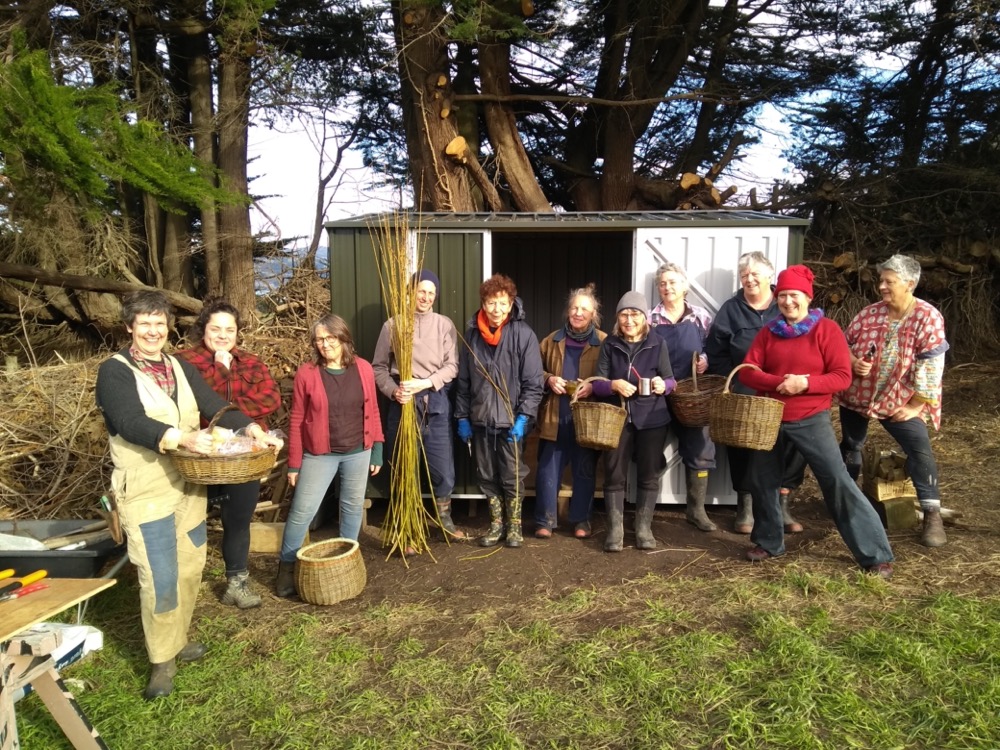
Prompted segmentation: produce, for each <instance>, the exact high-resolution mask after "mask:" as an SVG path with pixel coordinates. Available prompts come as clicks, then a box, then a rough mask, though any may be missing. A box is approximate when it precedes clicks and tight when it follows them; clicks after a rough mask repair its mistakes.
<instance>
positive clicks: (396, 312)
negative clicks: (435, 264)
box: [370, 213, 433, 563]
mask: <svg viewBox="0 0 1000 750" xmlns="http://www.w3.org/2000/svg"><path fill="white" fill-rule="evenodd" d="M380 222H381V223H380V224H379V225H378V226H372V227H370V230H371V233H372V237H373V238H374V240H375V242H374V250H375V265H376V268H378V274H379V284H380V286H381V288H382V300H383V303H384V305H385V312H386V315H387V317H388V318H389V320H390V324H389V325H390V332H391V341H392V351H393V354H394V355H395V359H396V366H397V367H398V368H399V379H400V382H403V381H406V380H410V379H411V378H412V377H413V333H414V326H415V310H416V295H415V288H414V285H413V283H412V282H411V277H412V268H411V264H410V246H409V241H408V240H409V232H408V229H409V222H408V220H407V216H406V214H400V213H390V214H384V215H382V217H381V219H380ZM416 236H419V232H416ZM415 254H416V261H417V262H416V263H415V266H416V268H420V266H421V265H422V264H423V251H422V250H420V251H418V252H416V253H415ZM401 408H402V412H401V415H400V420H399V431H398V433H397V434H396V438H395V441H394V445H393V450H392V460H391V467H390V468H391V471H390V474H389V508H388V511H387V512H386V517H385V523H384V525H383V527H382V546H383V547H389V555H392V554H393V552H396V551H399V553H400V555H402V557H403V561H404V563H405V562H406V556H407V554H408V553H410V554H412V553H419V552H423V551H426V552H428V553H430V546H429V545H428V543H427V538H428V533H427V513H426V511H425V510H424V500H423V496H422V494H421V489H420V476H421V469H422V468H425V467H422V466H421V460H420V457H421V454H422V441H421V437H420V427H419V424H418V418H417V410H416V405H415V402H414V401H412V400H411V401H409V402H407V403H405V404H402V405H401ZM431 557H432V558H433V555H431Z"/></svg>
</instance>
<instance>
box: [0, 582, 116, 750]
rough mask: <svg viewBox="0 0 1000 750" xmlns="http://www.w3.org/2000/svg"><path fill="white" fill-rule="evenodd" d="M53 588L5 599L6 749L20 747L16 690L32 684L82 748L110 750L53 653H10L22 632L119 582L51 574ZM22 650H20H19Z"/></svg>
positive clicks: (0, 693)
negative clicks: (14, 701) (61, 674)
mask: <svg viewBox="0 0 1000 750" xmlns="http://www.w3.org/2000/svg"><path fill="white" fill-rule="evenodd" d="M45 580H46V581H47V583H48V588H45V589H42V590H41V591H35V592H34V593H31V594H28V595H27V596H25V597H24V598H22V599H11V600H8V601H6V602H0V748H2V750H6V749H7V748H8V747H9V748H18V747H20V745H19V743H18V740H17V720H16V717H15V714H14V704H13V701H12V699H11V693H12V692H13V691H14V690H16V689H18V688H19V687H22V686H24V685H27V684H29V683H30V684H31V686H32V688H33V689H34V691H35V692H36V693H38V697H39V698H41V699H42V702H43V703H45V706H46V707H47V708H48V710H49V713H51V714H52V718H54V719H55V720H56V723H57V724H59V726H60V728H61V729H62V731H63V733H64V734H65V735H66V737H67V738H68V739H69V741H70V742H71V743H72V744H73V747H75V748H79V750H108V746H107V745H106V744H105V743H104V740H103V739H101V736H100V734H98V732H97V730H96V729H95V728H94V727H93V726H92V725H91V723H90V721H89V720H88V719H87V717H86V715H85V714H84V713H83V710H82V709H81V708H80V706H79V705H78V704H77V702H76V700H75V699H74V698H73V695H72V693H70V692H69V691H68V690H67V689H66V686H65V685H63V682H62V678H61V677H60V675H59V672H58V670H57V669H56V668H55V662H54V660H53V659H52V658H51V656H46V655H39V654H24V655H16V654H13V653H9V652H10V651H11V649H10V648H9V646H10V645H11V643H8V642H13V645H15V646H16V641H17V634H18V633H21V632H22V631H24V630H27V629H28V628H30V627H32V626H33V625H37V624H39V623H41V622H45V621H46V620H48V619H49V618H51V617H53V616H55V615H57V614H59V613H60V612H64V611H66V610H67V609H69V608H70V607H73V606H75V605H77V604H81V603H83V602H85V601H87V600H88V599H90V597H92V596H94V595H95V594H97V593H98V592H100V591H104V589H107V588H110V587H111V586H114V585H115V583H116V581H115V580H114V579H113V578H50V579H45ZM15 650H16V649H15Z"/></svg>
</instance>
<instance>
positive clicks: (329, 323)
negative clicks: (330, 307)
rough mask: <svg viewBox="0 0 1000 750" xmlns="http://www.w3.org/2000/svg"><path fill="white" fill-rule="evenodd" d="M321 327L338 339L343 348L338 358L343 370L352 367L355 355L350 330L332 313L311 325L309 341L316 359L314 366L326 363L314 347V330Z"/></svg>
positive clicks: (344, 321)
mask: <svg viewBox="0 0 1000 750" xmlns="http://www.w3.org/2000/svg"><path fill="white" fill-rule="evenodd" d="M321 327H322V328H325V329H326V331H327V333H329V334H330V335H331V336H335V337H337V338H338V339H340V345H341V346H342V347H343V348H344V351H343V353H342V354H341V356H340V363H341V364H342V365H343V366H344V368H345V369H346V368H348V367H350V366H351V365H353V364H354V358H355V356H356V355H357V353H356V352H355V351H354V337H353V336H352V335H351V329H350V328H348V327H347V321H346V320H344V319H343V318H342V317H340V316H339V315H334V314H333V313H328V314H327V315H324V316H323V317H322V318H320V319H319V320H317V321H316V322H315V323H313V324H312V330H311V334H310V338H309V341H310V343H311V344H312V348H313V355H314V356H315V357H316V364H318V365H323V364H325V363H326V359H324V357H323V353H322V352H321V351H320V350H319V348H318V347H317V346H316V329H317V328H321Z"/></svg>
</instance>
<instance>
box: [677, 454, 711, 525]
mask: <svg viewBox="0 0 1000 750" xmlns="http://www.w3.org/2000/svg"><path fill="white" fill-rule="evenodd" d="M686 476H687V509H686V510H685V511H684V515H685V516H687V520H688V523H691V524H694V525H695V526H697V527H698V530H699V531H715V528H716V526H715V524H714V523H712V519H710V518H709V517H708V514H707V513H705V495H706V493H707V492H708V472H707V471H705V470H704V469H700V470H699V469H688V470H687V473H686Z"/></svg>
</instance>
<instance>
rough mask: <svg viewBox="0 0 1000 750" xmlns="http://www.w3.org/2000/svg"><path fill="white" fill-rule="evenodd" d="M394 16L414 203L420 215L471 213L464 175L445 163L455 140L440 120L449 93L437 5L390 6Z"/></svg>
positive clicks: (450, 122) (452, 129)
mask: <svg viewBox="0 0 1000 750" xmlns="http://www.w3.org/2000/svg"><path fill="white" fill-rule="evenodd" d="M393 16H394V21H395V23H394V27H395V33H396V49H397V50H398V52H399V55H398V57H399V74H400V89H401V92H402V99H403V119H404V123H405V127H406V141H407V152H408V154H409V157H410V175H411V179H412V180H413V195H414V198H415V203H416V205H417V207H418V208H419V209H420V210H421V211H456V212H469V211H475V210H476V205H475V201H474V200H473V198H472V196H473V191H472V185H471V181H470V178H469V175H468V174H467V173H466V170H465V169H464V168H463V167H462V165H461V164H457V163H455V162H453V161H452V160H450V159H446V158H445V148H446V147H447V145H448V143H450V142H451V140H452V139H453V138H454V137H455V136H456V135H458V128H457V126H456V125H455V115H454V113H452V114H449V115H448V116H447V117H442V116H441V105H442V103H443V102H444V101H446V100H448V99H450V91H451V85H450V81H449V78H448V76H449V69H448V54H447V47H446V40H445V38H444V36H443V35H442V33H441V27H442V24H443V21H444V18H445V12H444V10H443V8H442V7H441V6H440V5H439V4H428V3H418V2H408V1H407V0H401V1H397V2H394V3H393Z"/></svg>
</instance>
